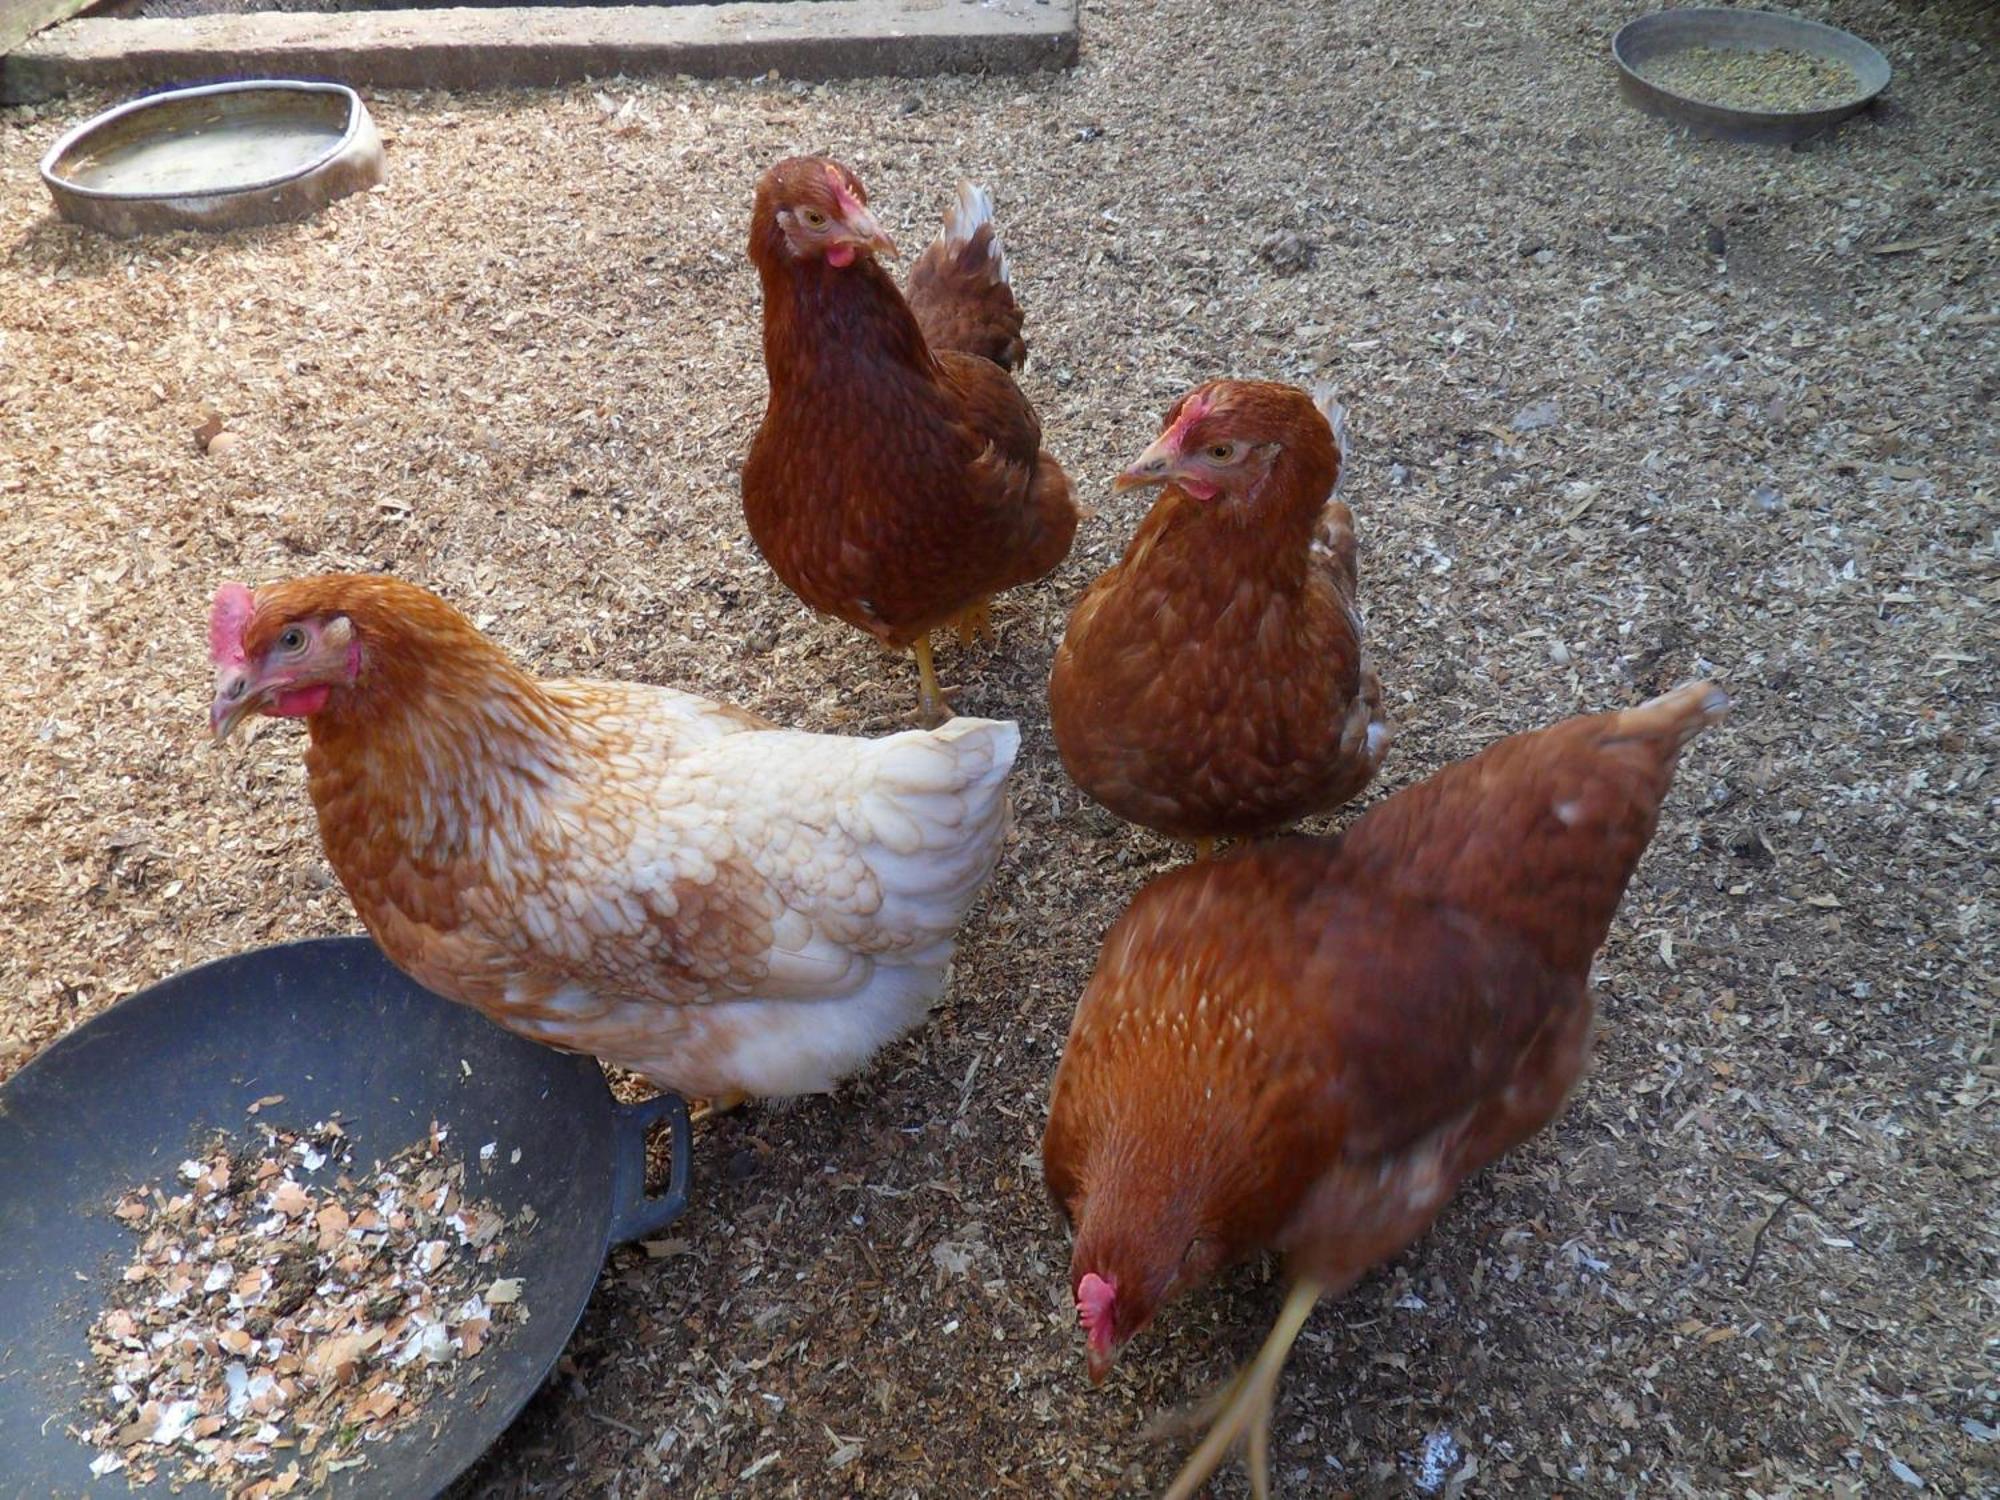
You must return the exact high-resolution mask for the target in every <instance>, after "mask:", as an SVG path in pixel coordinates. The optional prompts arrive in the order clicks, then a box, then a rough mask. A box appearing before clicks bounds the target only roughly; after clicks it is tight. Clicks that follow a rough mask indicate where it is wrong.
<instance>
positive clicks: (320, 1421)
mask: <svg viewBox="0 0 2000 1500" xmlns="http://www.w3.org/2000/svg"><path fill="white" fill-rule="evenodd" d="M281 1102H282V1096H280V1095H270V1096H267V1097H266V1098H264V1099H260V1100H258V1101H256V1103H255V1105H254V1106H253V1107H252V1110H251V1113H253V1114H254V1113H255V1112H256V1111H257V1109H258V1108H263V1107H269V1106H270V1105H273V1104H277V1103H281ZM250 1128H251V1130H252V1131H253V1133H254V1134H255V1135H256V1137H257V1139H256V1140H253V1141H252V1142H251V1143H250V1144H248V1145H242V1144H236V1145H231V1144H229V1143H225V1142H217V1143H215V1144H213V1145H212V1146H210V1147H208V1148H206V1149H204V1150H203V1151H202V1152H200V1153H198V1154H196V1155H192V1156H190V1157H189V1158H188V1159H187V1160H185V1161H183V1162H181V1163H180V1165H179V1166H178V1168H177V1169H176V1174H175V1175H176V1179H177V1180H178V1181H179V1182H181V1183H185V1184H187V1185H188V1188H189V1190H188V1191H187V1192H184V1193H177V1194H175V1195H173V1196H169V1195H168V1194H166V1193H165V1192H162V1191H161V1190H160V1189H159V1188H158V1187H149V1188H144V1189H135V1190H133V1191H131V1192H127V1193H125V1194H123V1195H121V1196H120V1197H119V1198H118V1200H117V1202H116V1204H115V1205H114V1206H113V1207H112V1209H111V1214H112V1216H113V1217H114V1218H116V1219H117V1220H118V1221H119V1222H120V1223H122V1224H124V1225H125V1226H126V1227H127V1228H128V1229H130V1230H131V1231H132V1232H133V1233H134V1235H135V1236H137V1239H138V1250H137V1252H136V1254H135V1256H134V1259H133V1260H132V1262H131V1264H130V1265H128V1266H126V1267H125V1268H123V1270H121V1271H120V1272H118V1273H117V1275H116V1278H115V1280H114V1281H113V1282H112V1283H111V1284H110V1285H109V1286H108V1287H107V1303H108V1305H107V1306H106V1308H105V1310H104V1311H103V1312H102V1313H101V1314H100V1315H99V1316H98V1318H97V1319H96V1321H95V1322H93V1323H92V1325H91V1328H90V1351H91V1355H92V1363H88V1364H85V1365H83V1366H82V1369H83V1371H84V1374H85V1377H86V1383H87V1384H88V1385H89V1387H90V1391H89V1394H88V1395H87V1396H86V1398H85V1403H84V1404H85V1407H86V1409H87V1410H88V1412H89V1414H90V1423H89V1425H88V1426H87V1428H85V1429H84V1431H83V1436H84V1437H85V1439H86V1440H87V1441H88V1442H89V1443H90V1444H91V1445H92V1446H93V1447H94V1448H96V1449H97V1450H98V1452H97V1454H96V1456H95V1457H94V1458H93V1459H92V1461H91V1465H90V1471H91V1473H92V1474H94V1475H97V1476H99V1477H103V1476H105V1475H109V1474H116V1473H122V1474H124V1475H125V1477H126V1479H127V1481H128V1483H129V1484H131V1485H132V1486H133V1487H134V1488H138V1487H143V1486H146V1485H150V1484H152V1483H153V1482H154V1481H155V1480H157V1479H159V1478H161V1477H162V1476H165V1477H166V1478H167V1480H168V1482H169V1484H170V1485H171V1487H173V1488H175V1489H178V1488H180V1487H181V1486H182V1485H184V1484H186V1483H189V1482H197V1481H198V1482H202V1483H206V1484H208V1485H211V1486H213V1487H215V1488H218V1489H222V1490H226V1491H228V1492H229V1493H230V1494H231V1495H233V1496H235V1497H237V1500H273V1497H276V1496H281V1495H288V1494H291V1493H293V1492H294V1491H297V1492H299V1493H304V1492H305V1491H306V1490H308V1489H315V1488H317V1487H319V1486H320V1485H322V1484H323V1483H324V1482H325V1481H326V1479H327V1478H328V1477H329V1476H330V1475H331V1474H334V1473H336V1472H338V1471H340V1470H342V1469H348V1468H355V1467H358V1466H364V1465H366V1464H367V1463H368V1462H369V1458H368V1445H370V1444H373V1443H378V1442H380V1441H381V1440H382V1439H383V1438H385V1437H388V1436H389V1435H390V1434H392V1433H394V1432H396V1431H397V1430H399V1429H400V1428H402V1427H404V1426H406V1425H408V1424H410V1423H411V1422H413V1421H415V1420H416V1419H417V1418H418V1417H419V1416H420V1415H422V1412H423V1408H424V1405H425V1403H426V1402H427V1401H428V1400H431V1399H432V1398H434V1397H435V1396H436V1395H437V1393H438V1392H439V1391H441V1390H442V1389H444V1388H446V1387H447V1386H448V1385H450V1384H451V1383H452V1382H453V1381H454V1380H455V1378H456V1376H457V1373H458V1372H459V1371H460V1370H462V1369H463V1368H464V1367H465V1365H466V1362H467V1361H470V1360H472V1359H473V1358H475V1357H476V1356H478V1355H479V1354H480V1353H481V1351H482V1350H484V1349H485V1348H487V1347H489V1346H490V1345H491V1344H493V1343H494V1342H495V1341H496V1340H498V1339H503V1338H505V1337H506V1336H507V1333H508V1332H509V1330H510V1329H512V1328H513V1327H514V1326H515V1325H516V1324H518V1323H521V1322H523V1321H525V1320H526V1318H527V1316H528V1310H527V1308H526V1307H525V1306H524V1305H523V1304H522V1301H521V1285H522V1283H521V1278H519V1277H505V1278H500V1279H498V1280H494V1279H492V1276H493V1270H494V1268H496V1267H497V1266H498V1265H499V1263H500V1262H501V1261H502V1260H503V1259H504V1257H505V1255H506V1253H507V1249H508V1244H507V1241H506V1239H505V1238H504V1237H503V1236H504V1232H505V1231H507V1230H509V1228H510V1227H511V1228H512V1229H513V1230H514V1231H515V1232H525V1231H526V1230H527V1228H528V1227H529V1226H530V1225H531V1224H532V1222H533V1220H532V1216H530V1215H527V1214H525V1212H524V1213H523V1214H522V1215H517V1216H516V1217H515V1218H514V1219H513V1220H512V1221H511V1225H510V1221H509V1219H508V1218H507V1216H506V1215H503V1214H501V1213H500V1212H499V1211H498V1210H497V1209H495V1208H493V1207H492V1206H491V1205H490V1204H487V1203H483V1202H480V1201H479V1200H477V1199H474V1198H471V1197H468V1196H466V1194H465V1191H464V1184H465V1164H464V1163H463V1162H460V1161H453V1160H449V1159H447V1158H446V1157H445V1156H444V1155H443V1152H442V1149H441V1148H442V1146H443V1143H444V1140H445V1136H446V1132H445V1131H444V1130H442V1129H440V1128H439V1127H438V1126H437V1125H436V1124H435V1123H433V1125H432V1126H431V1129H430V1132H429V1133H428V1135H427V1136H426V1137H424V1138H423V1139H421V1140H419V1141H418V1142H417V1143H416V1144H414V1145H413V1146H411V1147H409V1148H408V1149H406V1150H404V1151H402V1152H400V1153H398V1154H397V1155H396V1156H394V1157H392V1158H391V1159H390V1160H389V1161H388V1162H387V1163H386V1164H385V1163H382V1162H377V1163H375V1164H374V1165H373V1166H372V1167H370V1168H368V1169H365V1170H360V1169H357V1168H356V1164H355V1161H354V1156H353V1145H352V1141H351V1139H350V1138H349V1137H348V1135H347V1133H346V1132H345V1131H344V1130H342V1129H341V1128H340V1126H339V1124H338V1123H337V1122H332V1121H323V1122H321V1123H319V1124H316V1125H315V1126H313V1127H312V1129H311V1130H309V1131H282V1130H277V1129H274V1128H273V1127H272V1126H270V1125H268V1124H264V1123H261V1122H259V1123H256V1124H254V1125H252V1126H251V1127H250ZM323 1167H324V1168H327V1169H328V1170H327V1172H326V1173H325V1174H324V1175H321V1176H315V1175H314V1174H315V1173H318V1172H319V1171H320V1169H321V1168H323ZM294 1174H297V1175H294ZM302 1178H303V1179H304V1180H301V1179H302ZM329 1179H330V1180H329ZM482 1284H483V1290H482ZM496 1292H497V1295H496ZM280 1464H282V1465H283V1467H279V1465H280Z"/></svg>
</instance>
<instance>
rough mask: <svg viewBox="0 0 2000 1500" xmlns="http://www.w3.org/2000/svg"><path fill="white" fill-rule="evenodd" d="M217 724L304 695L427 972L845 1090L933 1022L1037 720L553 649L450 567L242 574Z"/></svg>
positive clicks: (327, 815) (225, 648)
mask: <svg viewBox="0 0 2000 1500" xmlns="http://www.w3.org/2000/svg"><path fill="white" fill-rule="evenodd" d="M209 641H210V649H211V652H212V654H213V657H214V661H215V701H214V704H213V705H212V707H211V708H210V711H209V717H210V722H211V724H212V726H213V728H214V730H215V733H216V736H217V738H222V737H224V736H227V735H228V734H229V732H230V731H231V730H232V729H234V728H235V727H236V725H237V724H238V723H239V722H241V721H242V720H243V719H244V718H245V717H247V716H248V715H250V714H252V713H258V712H261V713H265V714H271V715H275V716H278V717H284V718H303V719H304V720H305V721H306V728H307V730H308V732H309V733H310V735H311V747H310V748H309V749H308V750H307V751H306V769H307V772H308V774H309V782H308V784H309V786H310V789H311V792H312V800H313V806H314V808H315V809H316V810H317V812H318V813H319V828H320V838H321V840H322V842H323V843H324V844H325V846H326V856H327V860H328V862H329V863H330V864H331V865H332V866H333V870H334V873H335V874H336V875H338V876H339V877H340V883H341V884H342V885H343V886H345V887H346V889H347V894H348V895H349V897H351V898H352V899H353V902H354V907H355V910H356V911H357V912H359V913H360V915H361V920H362V921H363V922H364V923H366V924H367V927H368V930H369V932H370V933H372V934H373V935H374V937H375V940H376V941H377V942H378V943H380V944H381V945H382V950H383V951H384V952H385V953H387V954H388V955H389V957H390V959H391V960H393V961H394V962H395V964H396V965H397V967H399V968H401V969H403V970H404V971H405V972H406V973H408V974H410V975H411V976H412V977H413V978H415V979H416V980H417V981H418V982H419V983H420V984H423V985H426V986H428V987H429V988H430V989H433V990H435V991H437V992H438V993H439V994H441V995H445V996H447V997H449V998H451V999H453V1000H458V1001H461V1002H463V1003H465V1004H467V1005H472V1006H475V1007H477V1008H478V1009H479V1010H481V1011H483V1012H485V1014H486V1015H487V1016H489V1017H490V1018H492V1019H493V1020H494V1021H497V1022H498V1023H499V1024H500V1025H502V1026H505V1027H506V1028H507V1029H508V1030H510V1031H517V1032H520V1033H521V1034H522V1035H524V1036H529V1037H533V1038H534V1039H535V1040H536V1041H540V1042H547V1043H550V1044H552V1045H554V1046H558V1047H565V1048H568V1049H570V1050H572V1051H576V1052H590V1053H595V1054H596V1055H597V1056H598V1057H601V1058H604V1059H605V1060H607V1061H609V1062H614V1063H617V1064H619V1065H621V1066H623V1067H627V1068H631V1069H633V1070H634V1071H636V1072H640V1073H643V1074H645V1075H646V1076H647V1077H648V1078H651V1079H652V1080H653V1081H654V1082H655V1083H658V1084H660V1085H662V1086H663V1087H665V1088H670V1089H673V1090H675V1091H677V1092H679V1093H682V1094H687V1095H690V1096H693V1097H697V1098H703V1099H710V1100H717V1101H730V1100H734V1099H738V1098H743V1097H765V1096H783V1095H791V1094H807V1093H819V1092H822V1091H824V1090H827V1089H830V1088H832V1087H833V1086H834V1085H835V1084H836V1083H837V1082H838V1081H839V1080H840V1079H842V1078H844V1077H846V1076H847V1075H848V1074H850V1073H852V1072H854V1071H855V1070H856V1069H857V1068H859V1067H861V1066H862V1065H863V1064H864V1063H866V1062H867V1060H868V1059H869V1057H870V1056H872V1055H873V1054H874V1053H875V1051H876V1050H877V1049H878V1048H881V1047H883V1046H886V1045H887V1044H888V1043H889V1042H891V1041H893V1040H894V1039H895V1038H896V1037H898V1036H901V1035H902V1034H903V1033H904V1032H906V1031H908V1030H910V1029H911V1028H912V1027H914V1026H916V1025H917V1024H918V1023H919V1022H921V1021H922V1020H923V1018H924V1014H925V1012H926V1010H927V1009H928V1008H929V1006H930V1003H931V1002H932V1001H933V1000H935V999H936V998H937V996H938V994H939V992H940V991H941V990H942V989H943V988H944V979H945V973H946V969H947V966H948V965H949V963H950V960H951V950H952V940H953V937H954V935H955V933H956V931H957V928H958V924H959V922H960V920H961V919H963V917H964V916H965V913H966V910H967V909H968V908H969V907H970V906H971V905H972V902H973V898H974V897H975V896H977V895H978V893H979V890H980V887H981V886H983V885H984V884H985V882H986V877H987V876H988V875H989V874H991V873H992V871H993V865H994V862H995V860H996V859H997V858H998V857H999V853H1000V845H1001V841H1002V838H1003V837H1004V835H1005V833H1006V830H1007V820H1008V810H1007V793H1006V780H1007V773H1008V771H1009V769H1010V768H1011V767H1012V765H1013V762H1014V754H1015V751H1016V750H1017V748H1018V747H1019V743H1020V736H1019V732H1018V731H1017V730H1016V728H1015V726H1014V725H1012V724H1007V723H996V722H993V721H991V720H986V719H958V720H954V721H953V722H952V723H950V724H948V725H946V726H945V727H944V728H942V729H935V730H910V731H908V732H907V733H904V734H896V735H891V736H889V737H888V738H886V739H880V740H862V739H852V738H849V737H847V736H844V735H831V734H804V733H799V732H797V731H793V730H786V729H780V728H778V727H777V726H775V725H773V724H771V723H769V722H767V721H765V720H763V719H760V718H758V717H757V716H756V715H755V714H751V713H746V712H744V711H743V710H742V709H738V708H732V707H730V706H729V705H728V704H724V703H715V702H712V701H710V700H709V699H706V698H699V697H696V696H695V695H694V694H692V693H682V692H676V691H675V690H673V689H671V688H663V687H650V686H646V685H644V684H641V683H630V682H577V681H542V680H537V679H536V678H533V677H530V676H529V675H528V674H527V673H526V672H524V671H522V670H521V668H520V667H518V666H517V665H515V663H514V662H513V661H512V660H510V659H509V658H508V657H507V655H506V654H505V653H504V652H502V651H501V650H500V649H499V647H497V646H495V645H494V644H493V643H492V642H491V641H489V640H487V639H486V637H485V636H483V635H481V634H480V633H479V632H478V631H477V630H476V629H474V628H473V626H472V623H471V622H470V621H469V620H467V619H466V618H465V617H464V616H463V615H461V614H460V613H459V612H458V611H457V610H455V609H453V608H452V607H451V606H450V605H448V604H446V603H445V602H444V601H443V600H442V599H440V598H438V597H437V596H436V595H435V594H432V593H429V592H427V591H426V590H424V589H420V588H418V587H416V586H415V585H414V584H409V583H404V582H402V581H401V580H399V579H395V578H386V577H374V576H367V575H345V574H336V575H331V576H327V577H322V578H299V579H293V580H291V581H289V582H286V583H278V584H272V585H270V586H268V587H266V588H262V589H258V590H256V591H255V592H254V593H253V592H252V591H251V590H249V589H247V588H244V587H243V586H242V585H241V584H229V585H226V586H225V587H224V588H222V589H221V590H220V591H219V592H218V593H217V594H216V596H215V604H214V608H213V611H212V613H211V615H210V619H209Z"/></svg>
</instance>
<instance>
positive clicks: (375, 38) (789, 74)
mask: <svg viewBox="0 0 2000 1500" xmlns="http://www.w3.org/2000/svg"><path fill="white" fill-rule="evenodd" d="M1076 11H1077V0H1046V3H1044V0H792V3H775V4H773V3H750V4H733V5H674V6H606V7H602V8H592V9H572V8H561V9H558V8H555V7H546V6H537V7H532V8H522V9H489V8H481V9H464V8H461V9H455V10H389V11H369V12H347V13H343V14H303V13H297V12H293V13H277V12H262V13H257V14H252V15H240V16H222V15H217V16H196V17H191V18H187V19H180V20H130V21H121V20H103V19H85V20H79V21H69V22H65V23H64V24H62V25H60V26H55V27H51V28H50V29H49V30H47V31H44V32H42V33H41V34H40V35H38V36H36V37H34V38H32V39H31V40H29V41H28V42H26V43H24V44H23V45H22V46H21V47H20V48H18V49H17V50H16V51H14V52H12V53H9V54H8V55H7V56H6V57H5V58H0V104H27V103H34V102H36V101H38V100H42V99H49V98H54V97H56V96H58V95H61V94H64V93H67V92H69V91H70V90H72V89H82V88H104V89H113V90H124V91H137V90H142V89H148V88H156V87H160V86H162V85H167V84H190V83H202V82H207V81H210V80H214V79H220V78H253V77H271V78H328V79H336V80H338V81H339V82H341V83H345V84H347V85H349V86H350V87H354V88H441V89H479V88H494V87H509V86H534V85H546V84H559V83H571V82H575V81H576V80H578V79H582V78H609V77H613V76H614V75H617V74H621V73H622V74H626V75H628V76H637V75H642V74H649V73H652V74H657V73H686V74H691V75H693V76H695V77H699V78H720V77H754V76H756V75H758V74H761V73H767V72H769V71H771V70H772V69H774V68H775V69H776V70H777V71H778V73H779V74H780V75H781V76H783V77H786V78H803V79H824V78H857V77H866V76H870V75H883V74H888V75H895V76H902V77H915V76H918V75H922V74H927V73H960V72H976V73H1025V72H1031V71H1034V70H1036V69H1040V68H1060V67H1067V66H1068V65H1069V64H1071V63H1072V62H1074V61H1075V60H1076Z"/></svg>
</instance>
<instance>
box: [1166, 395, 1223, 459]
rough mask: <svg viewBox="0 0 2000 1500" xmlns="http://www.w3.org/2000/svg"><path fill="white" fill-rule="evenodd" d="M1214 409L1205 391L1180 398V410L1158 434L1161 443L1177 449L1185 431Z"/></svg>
mask: <svg viewBox="0 0 2000 1500" xmlns="http://www.w3.org/2000/svg"><path fill="white" fill-rule="evenodd" d="M1214 407H1215V401H1214V398H1213V397H1211V396H1210V395H1209V394H1208V392H1207V391H1193V392H1190V393H1189V394H1188V395H1186V396H1183V397H1182V398H1181V406H1180V410H1179V411H1178V412H1177V413H1176V414H1175V416H1174V420H1173V421H1172V423H1171V424H1169V425H1168V427H1167V430H1166V431H1165V432H1163V433H1161V434H1160V438H1161V440H1162V441H1164V442H1167V443H1170V444H1171V445H1172V446H1173V447H1175V448H1179V447H1180V445H1181V443H1182V442H1183V441H1184V440H1185V439H1186V437H1187V431H1188V429H1189V428H1190V427H1192V426H1194V424H1195V423H1197V422H1199V421H1200V420H1201V419H1202V418H1203V417H1205V416H1207V415H1208V414H1209V412H1210V411H1212V410H1213V409H1214Z"/></svg>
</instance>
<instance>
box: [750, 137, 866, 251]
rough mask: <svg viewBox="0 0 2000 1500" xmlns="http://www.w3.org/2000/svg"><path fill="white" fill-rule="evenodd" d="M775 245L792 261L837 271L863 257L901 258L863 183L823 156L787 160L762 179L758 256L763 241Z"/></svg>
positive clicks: (754, 226) (754, 224)
mask: <svg viewBox="0 0 2000 1500" xmlns="http://www.w3.org/2000/svg"><path fill="white" fill-rule="evenodd" d="M773 240H775V242H776V243H777V244H778V245H779V246H781V247H782V249H783V252H784V254H785V255H786V256H788V257H789V258H790V259H792V260H800V261H803V260H820V261H824V262H825V263H826V264H827V265H830V266H833V267H835V268H836V269H845V268H846V267H848V266H851V265H853V264H854V262H855V261H856V260H857V259H858V258H860V257H862V256H868V255H887V256H891V257H893V256H894V255H895V254H896V242H895V241H894V240H892V239H890V238H889V236H888V234H887V233H886V232H885V231H884V230H883V228H882V226H881V225H880V224H877V223H876V222H875V216H874V215H873V214H871V213H870V212H869V211H868V190H867V189H866V188H864V187H862V185H861V179H860V178H858V177H856V176H855V175H854V174H853V173H852V172H850V171H848V170H847V168H845V167H843V166H842V165H840V163H839V162H836V161H830V160H828V159H827V158H826V157H823V156H790V157H786V158H785V160H783V161H781V162H779V163H777V164H776V165H775V166H773V167H772V168H770V170H768V171H767V172H765V173H764V175H763V176H762V177H761V178H759V179H758V182H757V207H756V211H755V213H754V214H753V215H752V217H751V221H750V241H751V253H752V255H753V256H754V255H755V253H756V247H757V245H758V242H759V241H764V242H766V243H769V242H771V241H773Z"/></svg>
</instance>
